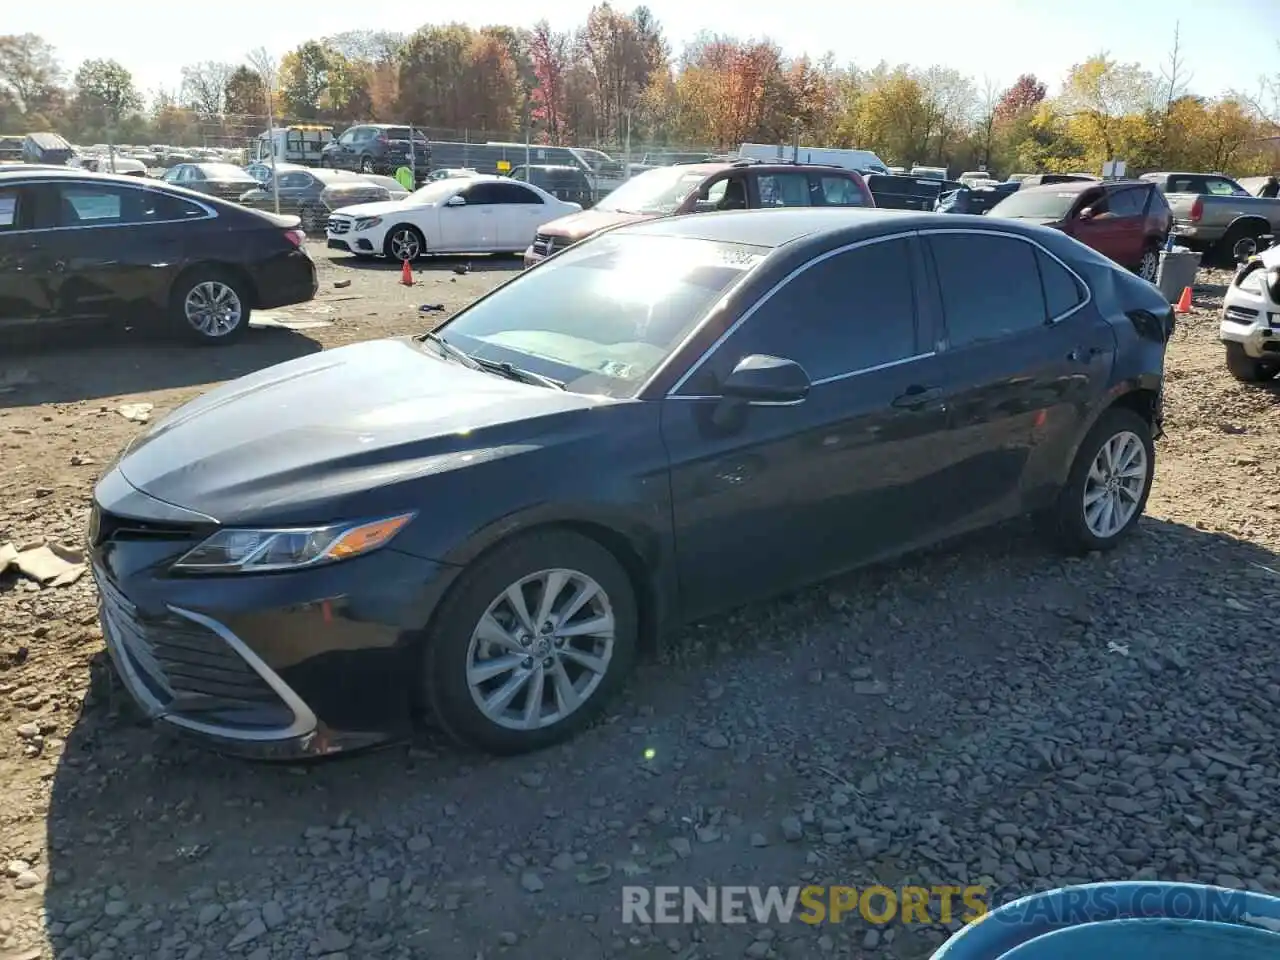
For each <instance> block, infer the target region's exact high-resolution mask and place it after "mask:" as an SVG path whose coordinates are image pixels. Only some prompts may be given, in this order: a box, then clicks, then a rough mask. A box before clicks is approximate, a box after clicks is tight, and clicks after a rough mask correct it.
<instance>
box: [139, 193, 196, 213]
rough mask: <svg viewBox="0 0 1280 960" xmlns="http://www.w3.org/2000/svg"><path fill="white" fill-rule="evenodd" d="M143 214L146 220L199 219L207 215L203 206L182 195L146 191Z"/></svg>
mask: <svg viewBox="0 0 1280 960" xmlns="http://www.w3.org/2000/svg"><path fill="white" fill-rule="evenodd" d="M143 208H144V210H143V216H144V219H148V220H200V219H202V218H204V217H207V216H209V214H208V213H207V212H206V211H205V209H204V207H201V206H199V205H198V204H194V203H192V202H191V201H190V200H186V199H184V198H182V197H171V196H170V195H169V194H167V193H156V192H154V191H146V193H145V196H144V198H143Z"/></svg>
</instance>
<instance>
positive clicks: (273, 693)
mask: <svg viewBox="0 0 1280 960" xmlns="http://www.w3.org/2000/svg"><path fill="white" fill-rule="evenodd" d="M112 475H114V476H115V477H116V478H118V477H119V474H118V472H117V471H112V473H111V474H109V475H108V478H110V477H112ZM120 482H123V481H121V480H118V479H116V480H111V482H110V483H107V482H106V479H104V485H105V486H106V488H107V489H110V488H112V487H118V485H119V483H120ZM104 485H100V488H99V489H100V490H101V489H103V486H104ZM134 493H135V494H136V496H132V497H130V498H129V501H130V506H134V507H136V506H137V504H138V503H144V504H145V500H140V499H139V498H144V497H145V495H142V494H138V493H137V491H134ZM135 512H138V511H135ZM143 512H145V511H143ZM157 514H160V511H159V510H157ZM94 515H95V519H94V520H93V521H92V522H91V542H90V556H91V559H92V564H93V573H94V578H95V580H96V581H97V583H98V589H99V596H100V602H99V616H100V618H101V623H102V631H103V635H104V637H105V638H106V642H107V649H108V651H109V653H110V656H111V660H112V662H113V664H114V665H115V668H116V671H117V673H118V674H119V676H120V679H121V681H122V683H123V684H124V686H125V687H126V689H128V691H129V693H130V695H131V696H132V697H133V699H134V700H135V701H136V702H137V704H138V706H139V708H140V709H141V710H142V711H143V712H144V713H145V714H146V715H147V716H148V717H150V718H152V719H154V720H156V721H158V722H161V723H163V724H165V725H166V726H167V727H169V728H170V729H172V730H173V731H175V732H177V733H180V734H185V735H188V736H194V737H198V738H200V739H201V740H203V741H204V742H206V743H207V744H209V745H211V746H213V747H215V748H216V749H218V750H220V751H222V752H226V753H231V754H236V755H240V756H247V757H254V758H259V759H277V760H285V759H300V758H306V757H318V756H324V755H327V754H332V753H336V752H339V751H344V750H352V749H358V748H361V747H367V746H374V745H377V744H380V743H385V742H388V741H390V740H394V739H397V738H400V737H403V736H405V735H407V734H408V732H409V730H410V728H411V722H412V716H413V712H414V706H415V689H416V686H417V684H416V677H417V674H418V670H419V664H418V659H417V650H418V649H419V643H418V640H419V638H420V637H421V636H422V630H423V628H424V627H425V625H426V624H427V622H428V621H429V619H430V615H431V612H432V611H433V610H434V608H435V605H436V603H437V602H438V600H439V598H440V596H441V595H442V594H443V591H444V590H445V589H446V588H447V586H448V584H449V583H451V582H452V577H453V575H454V573H456V570H455V568H451V567H448V566H445V565H442V564H436V563H432V562H430V561H425V560H419V559H417V558H415V557H411V556H408V555H406V554H403V553H398V552H396V551H394V550H391V549H390V548H386V549H383V550H380V551H377V552H376V553H372V554H369V555H367V556H365V557H360V558H357V559H354V560H349V561H345V562H343V563H338V564H331V565H327V566H323V567H315V568H312V569H307V570H299V571H295V572H291V573H283V574H281V573H276V574H261V575H256V576H254V575H243V576H241V575H236V576H200V577H195V576H176V575H173V574H171V573H169V568H170V565H171V564H172V562H173V560H174V559H176V558H177V556H179V555H180V554H181V553H183V552H185V551H186V550H187V549H189V548H190V547H191V546H192V545H194V544H195V543H198V542H199V541H200V540H201V539H203V537H204V535H205V533H206V532H207V531H206V530H203V529H201V530H190V531H184V530H183V529H182V525H180V524H174V523H173V522H172V520H171V519H166V521H164V522H162V521H159V520H157V519H150V520H143V521H141V522H139V521H136V520H134V519H133V518H131V517H127V516H122V515H120V514H115V513H109V512H105V511H104V510H103V507H102V506H101V504H100V501H99V500H95V506H94ZM161 515H163V514H161ZM171 517H172V511H170V512H169V514H168V518H171ZM143 527H145V528H146V529H145V530H142V529H140V528H143Z"/></svg>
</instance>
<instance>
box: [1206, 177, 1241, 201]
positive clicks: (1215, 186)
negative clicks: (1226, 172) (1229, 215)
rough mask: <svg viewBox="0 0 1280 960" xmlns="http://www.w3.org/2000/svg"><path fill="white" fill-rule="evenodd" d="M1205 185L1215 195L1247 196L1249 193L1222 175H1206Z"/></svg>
mask: <svg viewBox="0 0 1280 960" xmlns="http://www.w3.org/2000/svg"><path fill="white" fill-rule="evenodd" d="M1205 186H1206V187H1207V188H1208V191H1209V193H1211V194H1213V195H1214V196H1215V197H1247V196H1248V195H1249V194H1248V192H1247V191H1246V190H1243V189H1242V188H1240V187H1237V186H1236V185H1235V184H1234V183H1232V182H1231V181H1230V180H1226V179H1224V178H1222V177H1207V178H1206V179H1205Z"/></svg>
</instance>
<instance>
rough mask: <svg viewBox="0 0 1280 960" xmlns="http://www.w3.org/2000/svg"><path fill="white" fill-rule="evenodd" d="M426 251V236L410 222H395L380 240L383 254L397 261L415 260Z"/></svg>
mask: <svg viewBox="0 0 1280 960" xmlns="http://www.w3.org/2000/svg"><path fill="white" fill-rule="evenodd" d="M426 252H427V241H426V238H425V237H423V235H422V231H421V230H419V229H418V228H417V227H415V226H413V224H410V223H397V224H396V225H395V226H394V227H392V228H391V229H390V230H388V231H387V236H386V238H385V239H384V240H383V241H382V254H383V256H385V257H386V258H387V259H388V260H394V261H396V262H397V263H400V262H401V261H404V260H417V259H418V258H419V257H420V256H422V255H423V254H424V253H426Z"/></svg>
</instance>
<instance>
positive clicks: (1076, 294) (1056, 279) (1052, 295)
mask: <svg viewBox="0 0 1280 960" xmlns="http://www.w3.org/2000/svg"><path fill="white" fill-rule="evenodd" d="M1036 263H1037V264H1039V266H1040V282H1041V283H1042V284H1044V302H1045V306H1046V308H1047V309H1048V313H1049V319H1050V320H1057V319H1058V318H1059V317H1061V316H1063V315H1064V314H1067V313H1070V312H1071V311H1072V310H1074V309H1075V308H1076V307H1078V306H1079V305H1080V304H1081V303H1082V302H1083V301H1084V293H1083V291H1081V289H1080V284H1079V283H1078V282H1077V281H1076V278H1075V277H1073V276H1072V275H1071V274H1070V273H1069V272H1068V271H1067V269H1066V268H1065V267H1063V266H1062V264H1060V263H1058V261H1057V260H1055V259H1053V257H1051V256H1049V255H1048V254H1046V253H1045V252H1044V251H1043V250H1040V249H1037V250H1036Z"/></svg>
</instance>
